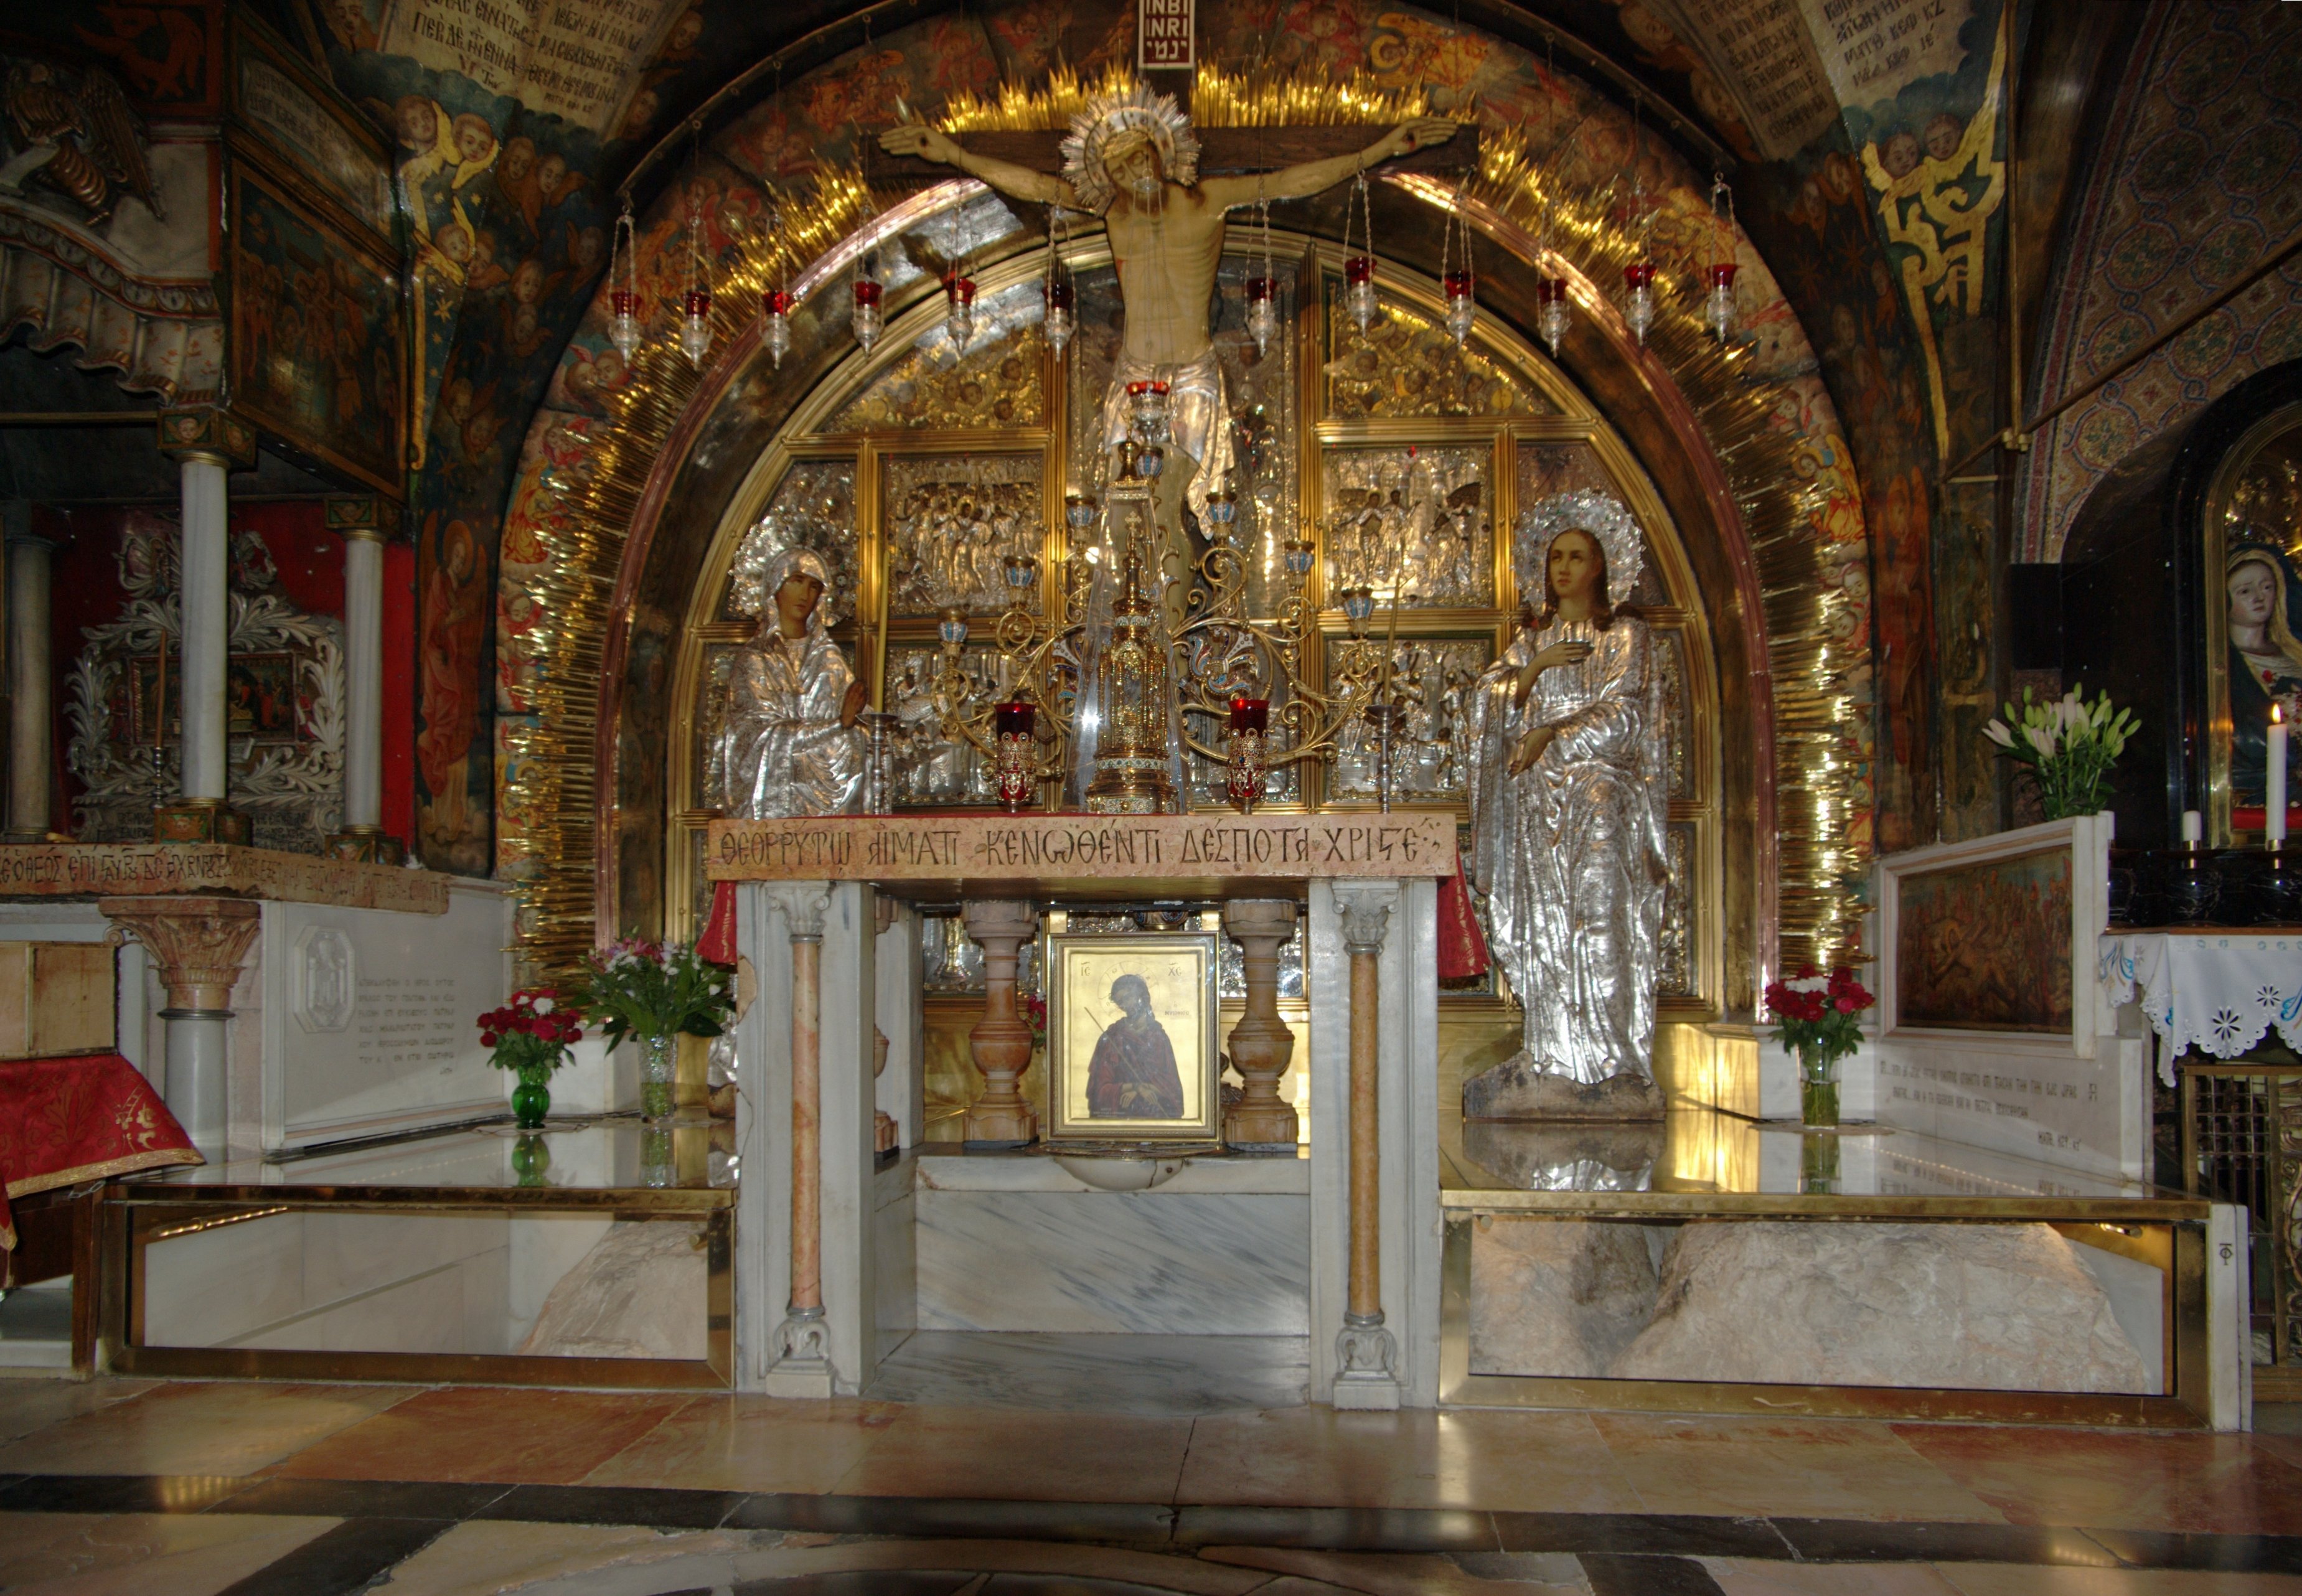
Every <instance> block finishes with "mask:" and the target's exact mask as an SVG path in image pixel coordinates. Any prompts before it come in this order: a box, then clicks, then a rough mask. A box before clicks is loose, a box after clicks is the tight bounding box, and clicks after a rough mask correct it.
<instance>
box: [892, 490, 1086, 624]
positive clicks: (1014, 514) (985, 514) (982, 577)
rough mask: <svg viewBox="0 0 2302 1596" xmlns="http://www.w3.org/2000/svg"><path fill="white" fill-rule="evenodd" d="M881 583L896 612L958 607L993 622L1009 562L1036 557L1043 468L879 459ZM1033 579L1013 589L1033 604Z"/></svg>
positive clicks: (1042, 515) (1008, 599)
mask: <svg viewBox="0 0 2302 1596" xmlns="http://www.w3.org/2000/svg"><path fill="white" fill-rule="evenodd" d="M885 470H886V478H885V481H886V489H885V495H886V497H885V500H884V502H885V503H886V541H887V579H888V583H889V585H890V596H891V598H892V600H893V603H892V606H891V608H892V609H893V611H894V612H895V614H898V615H934V614H937V613H940V612H941V611H943V610H945V609H962V610H965V611H967V612H969V613H970V614H974V615H996V614H997V613H999V612H1000V611H1002V610H1004V609H1006V608H1007V607H1008V605H1009V604H1011V603H1012V602H1013V601H1015V600H1016V598H1017V596H1018V594H1017V592H1015V591H1014V590H1012V589H1011V588H1010V587H1009V585H1008V581H1007V575H1006V567H1007V561H1008V559H1009V557H1010V556H1012V555H1024V556H1028V557H1029V559H1032V560H1033V561H1035V562H1036V561H1037V559H1038V556H1039V547H1040V537H1041V529H1042V527H1043V526H1044V525H1046V510H1045V504H1046V501H1045V500H1044V498H1043V497H1042V491H1041V487H1040V483H1041V481H1042V478H1043V475H1044V473H1045V466H1043V465H1042V463H1041V459H1040V457H1039V456H1038V455H1036V454H1029V455H935V456H928V457H924V458H922V457H908V458H898V459H892V460H889V461H888V462H887V463H886V467H885ZM1037 583H1038V578H1037V577H1036V575H1035V576H1034V577H1033V578H1032V585H1030V586H1029V587H1028V588H1027V589H1025V590H1023V591H1022V592H1021V600H1022V602H1023V605H1024V607H1025V608H1026V609H1031V610H1037V609H1038V607H1039V593H1038V585H1037Z"/></svg>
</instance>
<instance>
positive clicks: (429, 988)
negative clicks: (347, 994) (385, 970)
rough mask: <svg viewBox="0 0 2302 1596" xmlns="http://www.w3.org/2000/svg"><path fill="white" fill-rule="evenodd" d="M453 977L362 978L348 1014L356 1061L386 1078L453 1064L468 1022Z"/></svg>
mask: <svg viewBox="0 0 2302 1596" xmlns="http://www.w3.org/2000/svg"><path fill="white" fill-rule="evenodd" d="M465 1006H466V1005H464V1004H460V1003H458V1001H457V1000H456V983H455V979H454V978H452V977H449V976H441V977H439V978H436V979H435V978H433V977H431V976H365V975H364V976H362V977H360V978H359V997H358V1001H357V1005H356V1006H355V1008H354V1011H353V1014H352V1035H353V1039H354V1043H355V1046H357V1048H358V1050H359V1060H360V1063H361V1064H362V1065H363V1066H364V1067H365V1068H367V1069H371V1070H374V1071H376V1072H377V1073H379V1074H382V1075H386V1076H399V1075H404V1074H407V1073H408V1072H409V1071H415V1070H420V1069H424V1068H431V1069H433V1070H436V1071H439V1072H441V1073H442V1074H445V1073H447V1072H448V1071H450V1070H452V1069H453V1068H454V1067H455V1063H456V1060H457V1059H458V1056H459V1055H460V1054H461V1052H462V1050H463V1046H464V1033H465V1030H466V1028H467V1027H468V1025H469V1021H468V1020H467V1019H466V1016H465V1013H464V1008H465Z"/></svg>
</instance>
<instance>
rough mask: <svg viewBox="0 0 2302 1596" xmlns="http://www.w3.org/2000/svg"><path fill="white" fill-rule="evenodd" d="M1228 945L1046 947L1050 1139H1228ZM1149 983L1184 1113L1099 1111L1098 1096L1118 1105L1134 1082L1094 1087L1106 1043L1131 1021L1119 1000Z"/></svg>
mask: <svg viewBox="0 0 2302 1596" xmlns="http://www.w3.org/2000/svg"><path fill="white" fill-rule="evenodd" d="M1221 954H1222V947H1221V936H1220V933H1217V932H1213V931H1193V932H1162V933H1149V932H1141V933H1134V934H1130V935H1126V936H1116V937H1114V936H1110V935H1104V934H1096V933H1092V932H1065V931H1052V932H1050V933H1048V935H1047V937H1046V965H1045V966H1044V969H1045V970H1046V983H1047V1058H1046V1064H1047V1104H1046V1109H1047V1112H1046V1121H1045V1123H1046V1127H1047V1130H1046V1135H1047V1139H1048V1140H1049V1141H1051V1142H1063V1141H1102V1142H1109V1141H1142V1142H1155V1141H1194V1142H1196V1141H1213V1140H1214V1139H1216V1138H1219V1137H1220V1136H1221V1135H1222V1053H1221V1051H1220V1042H1219V1039H1218V1037H1217V1013H1218V1002H1219V1000H1218V996H1217V991H1216V980H1217V977H1218V973H1219V971H1220V968H1221V962H1222V961H1221ZM1126 976H1134V977H1137V978H1138V979H1141V980H1142V981H1143V983H1144V985H1145V987H1146V995H1147V997H1148V998H1149V1000H1150V1004H1151V1009H1152V1013H1151V1019H1152V1020H1153V1021H1155V1024H1156V1025H1157V1026H1158V1028H1159V1029H1162V1030H1164V1033H1165V1035H1166V1037H1167V1041H1168V1044H1169V1046H1170V1047H1171V1049H1172V1053H1173V1054H1174V1064H1175V1070H1176V1075H1177V1085H1178V1086H1179V1087H1180V1093H1181V1102H1180V1107H1181V1109H1182V1111H1183V1112H1181V1113H1177V1114H1156V1113H1146V1114H1125V1113H1096V1111H1095V1103H1096V1096H1094V1095H1092V1094H1093V1093H1094V1092H1095V1089H1096V1088H1098V1087H1101V1088H1103V1091H1104V1093H1105V1096H1104V1098H1103V1100H1104V1101H1105V1102H1106V1103H1108V1102H1110V1101H1112V1096H1110V1095H1109V1094H1111V1092H1112V1091H1113V1088H1117V1089H1119V1090H1121V1091H1124V1089H1125V1088H1126V1087H1127V1085H1129V1084H1130V1083H1126V1082H1118V1083H1114V1082H1111V1081H1109V1080H1108V1079H1106V1080H1105V1081H1104V1082H1100V1083H1099V1082H1097V1081H1096V1079H1095V1065H1096V1050H1097V1043H1098V1042H1099V1041H1100V1040H1101V1038H1102V1037H1103V1036H1104V1035H1105V1033H1106V1032H1107V1031H1108V1030H1109V1029H1111V1027H1112V1026H1113V1024H1115V1023H1116V1022H1118V1021H1122V1020H1123V1019H1125V1018H1126V1015H1125V1012H1123V1011H1122V1008H1121V1006H1120V1004H1118V1003H1117V1002H1116V1001H1114V999H1113V995H1112V988H1113V986H1114V985H1115V984H1116V983H1117V982H1118V981H1119V980H1120V979H1122V977H1126Z"/></svg>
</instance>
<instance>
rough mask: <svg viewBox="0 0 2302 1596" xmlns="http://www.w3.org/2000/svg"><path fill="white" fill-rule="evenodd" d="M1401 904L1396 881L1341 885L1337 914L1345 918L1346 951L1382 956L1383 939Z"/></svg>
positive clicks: (1339, 885)
mask: <svg viewBox="0 0 2302 1596" xmlns="http://www.w3.org/2000/svg"><path fill="white" fill-rule="evenodd" d="M1398 902H1399V884H1398V883H1397V882H1395V881H1350V882H1340V881H1339V882H1337V883H1336V884H1335V911H1336V912H1337V913H1338V914H1340V915H1341V916H1342V920H1343V947H1344V948H1345V950H1346V951H1348V952H1349V953H1381V952H1382V939H1383V937H1385V936H1387V935H1388V934H1389V932H1390V911H1391V908H1392V906H1393V905H1395V904H1396V903H1398Z"/></svg>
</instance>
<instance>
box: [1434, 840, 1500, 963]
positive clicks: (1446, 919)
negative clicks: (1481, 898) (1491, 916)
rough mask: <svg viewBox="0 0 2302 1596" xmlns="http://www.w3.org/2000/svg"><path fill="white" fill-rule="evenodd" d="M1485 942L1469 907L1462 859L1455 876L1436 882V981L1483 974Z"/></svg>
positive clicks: (1485, 954) (1469, 898) (1457, 857)
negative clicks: (1437, 901)
mask: <svg viewBox="0 0 2302 1596" xmlns="http://www.w3.org/2000/svg"><path fill="white" fill-rule="evenodd" d="M1487 962H1488V961H1487V939H1486V937H1485V936H1484V935H1483V934H1482V933H1481V932H1480V930H1479V917H1478V914H1477V912H1476V911H1474V910H1473V908H1472V907H1471V884H1470V883H1469V882H1468V881H1466V880H1465V879H1464V878H1463V856H1462V855H1461V854H1460V853H1458V854H1457V855H1455V873H1454V874H1453V875H1451V876H1444V877H1441V878H1440V881H1439V979H1441V980H1442V981H1459V980H1463V979H1466V978H1468V977H1471V976H1479V975H1484V974H1486V973H1487Z"/></svg>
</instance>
